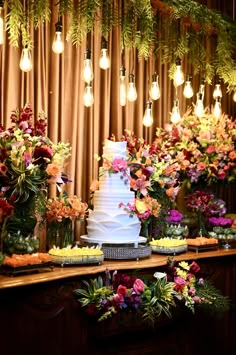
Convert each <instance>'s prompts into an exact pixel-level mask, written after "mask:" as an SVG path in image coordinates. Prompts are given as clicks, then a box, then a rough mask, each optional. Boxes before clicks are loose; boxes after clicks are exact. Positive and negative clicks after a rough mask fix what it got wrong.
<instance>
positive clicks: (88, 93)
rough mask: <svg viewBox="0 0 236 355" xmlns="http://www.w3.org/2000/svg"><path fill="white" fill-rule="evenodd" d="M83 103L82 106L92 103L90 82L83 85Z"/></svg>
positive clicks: (88, 105)
mask: <svg viewBox="0 0 236 355" xmlns="http://www.w3.org/2000/svg"><path fill="white" fill-rule="evenodd" d="M83 103H84V106H86V107H90V106H92V105H93V103H94V96H93V90H92V84H91V83H87V84H86V86H85V90H84V95H83Z"/></svg>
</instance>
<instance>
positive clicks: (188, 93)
mask: <svg viewBox="0 0 236 355" xmlns="http://www.w3.org/2000/svg"><path fill="white" fill-rule="evenodd" d="M183 94H184V97H186V99H190V98H191V97H193V87H192V83H191V77H190V75H188V76H187V80H186V81H185V86H184V92H183Z"/></svg>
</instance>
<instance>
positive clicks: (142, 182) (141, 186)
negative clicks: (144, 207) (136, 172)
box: [132, 175, 150, 196]
mask: <svg viewBox="0 0 236 355" xmlns="http://www.w3.org/2000/svg"><path fill="white" fill-rule="evenodd" d="M149 186H150V181H146V176H144V175H142V176H141V177H140V178H138V179H137V180H135V186H132V187H133V189H134V190H135V191H138V190H139V191H140V192H141V194H142V195H143V196H146V195H147V193H148V192H147V187H149Z"/></svg>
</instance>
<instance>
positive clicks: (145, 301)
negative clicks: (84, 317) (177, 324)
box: [74, 258, 229, 323]
mask: <svg viewBox="0 0 236 355" xmlns="http://www.w3.org/2000/svg"><path fill="white" fill-rule="evenodd" d="M199 272H200V267H199V265H198V264H197V263H196V262H194V261H193V262H192V263H191V264H188V263H187V262H184V261H182V262H177V261H175V260H173V259H172V258H169V259H168V264H167V267H166V272H155V273H154V281H152V280H148V279H147V281H143V280H142V279H140V278H138V277H136V276H129V275H127V274H119V273H118V272H117V271H115V272H114V273H113V274H112V275H111V274H110V272H109V271H108V270H106V273H105V277H104V278H103V277H102V276H98V278H96V279H93V280H90V281H83V285H84V288H80V289H76V290H74V295H75V297H76V298H77V299H78V301H79V302H80V304H81V305H82V307H85V309H86V312H87V313H88V314H90V315H91V316H94V317H96V318H97V319H98V321H103V320H105V319H108V318H110V317H112V316H114V315H116V314H118V313H121V312H137V313H138V314H140V315H141V317H142V318H143V320H145V321H149V322H152V323H155V321H156V320H157V318H158V317H159V316H160V315H166V316H168V317H171V315H172V310H173V309H174V307H176V305H177V304H179V303H180V304H183V305H184V306H185V307H187V308H188V309H190V310H191V311H192V312H193V313H194V312H195V311H196V309H197V308H198V307H199V306H205V307H209V308H210V309H214V310H216V309H217V310H226V309H227V307H228V305H229V301H228V299H227V297H224V296H222V295H221V293H220V291H218V290H217V289H216V288H215V287H214V286H213V285H212V284H211V283H209V282H207V281H206V280H204V279H203V278H202V277H201V276H200V275H199Z"/></svg>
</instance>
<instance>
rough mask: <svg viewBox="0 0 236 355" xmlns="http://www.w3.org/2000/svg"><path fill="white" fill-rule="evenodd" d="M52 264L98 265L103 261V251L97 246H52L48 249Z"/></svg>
mask: <svg viewBox="0 0 236 355" xmlns="http://www.w3.org/2000/svg"><path fill="white" fill-rule="evenodd" d="M49 255H50V256H51V257H52V262H53V264H59V265H61V266H66V265H71V266H73V265H92V264H95V265H100V264H102V262H103V261H104V253H103V251H102V250H101V249H100V248H99V247H94V246H92V247H83V246H77V245H76V246H75V247H73V248H71V247H67V248H63V249H59V248H56V247H54V248H52V249H50V250H49Z"/></svg>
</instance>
